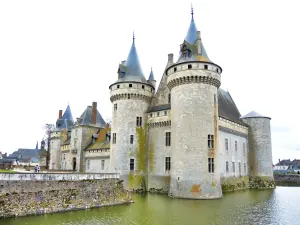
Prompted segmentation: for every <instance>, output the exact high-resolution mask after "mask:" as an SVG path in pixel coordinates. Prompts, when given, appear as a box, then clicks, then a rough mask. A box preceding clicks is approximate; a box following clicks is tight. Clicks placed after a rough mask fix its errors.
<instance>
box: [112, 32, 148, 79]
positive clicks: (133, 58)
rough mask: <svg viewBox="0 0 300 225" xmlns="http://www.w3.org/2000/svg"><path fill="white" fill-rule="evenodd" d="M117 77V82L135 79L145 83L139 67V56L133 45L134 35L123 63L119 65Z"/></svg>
mask: <svg viewBox="0 0 300 225" xmlns="http://www.w3.org/2000/svg"><path fill="white" fill-rule="evenodd" d="M118 73H119V79H118V80H117V82H116V83H118V82H125V81H135V82H142V83H146V82H147V81H146V78H145V76H144V73H143V71H142V68H141V64H140V60H139V56H138V54H137V50H136V47H135V37H134V36H133V40H132V45H131V48H130V51H129V54H128V57H127V60H126V61H125V63H124V64H120V65H119V71H118Z"/></svg>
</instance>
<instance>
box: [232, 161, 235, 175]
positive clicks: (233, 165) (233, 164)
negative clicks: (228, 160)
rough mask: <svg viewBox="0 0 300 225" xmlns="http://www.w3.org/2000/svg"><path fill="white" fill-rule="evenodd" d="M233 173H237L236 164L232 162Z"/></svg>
mask: <svg viewBox="0 0 300 225" xmlns="http://www.w3.org/2000/svg"><path fill="white" fill-rule="evenodd" d="M232 172H233V173H235V163H234V162H232Z"/></svg>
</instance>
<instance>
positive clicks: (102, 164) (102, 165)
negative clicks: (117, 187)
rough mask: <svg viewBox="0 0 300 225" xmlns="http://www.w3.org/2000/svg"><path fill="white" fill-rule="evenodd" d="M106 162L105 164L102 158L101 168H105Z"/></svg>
mask: <svg viewBox="0 0 300 225" xmlns="http://www.w3.org/2000/svg"><path fill="white" fill-rule="evenodd" d="M104 164H105V160H103V159H102V160H101V170H104Z"/></svg>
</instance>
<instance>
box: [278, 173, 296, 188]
mask: <svg viewBox="0 0 300 225" xmlns="http://www.w3.org/2000/svg"><path fill="white" fill-rule="evenodd" d="M274 179H275V183H276V185H278V186H297V187H300V175H299V174H274Z"/></svg>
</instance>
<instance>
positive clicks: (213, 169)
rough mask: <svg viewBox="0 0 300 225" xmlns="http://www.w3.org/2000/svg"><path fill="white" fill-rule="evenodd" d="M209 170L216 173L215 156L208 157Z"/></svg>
mask: <svg viewBox="0 0 300 225" xmlns="http://www.w3.org/2000/svg"><path fill="white" fill-rule="evenodd" d="M208 172H209V173H214V172H215V168H214V158H208Z"/></svg>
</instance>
